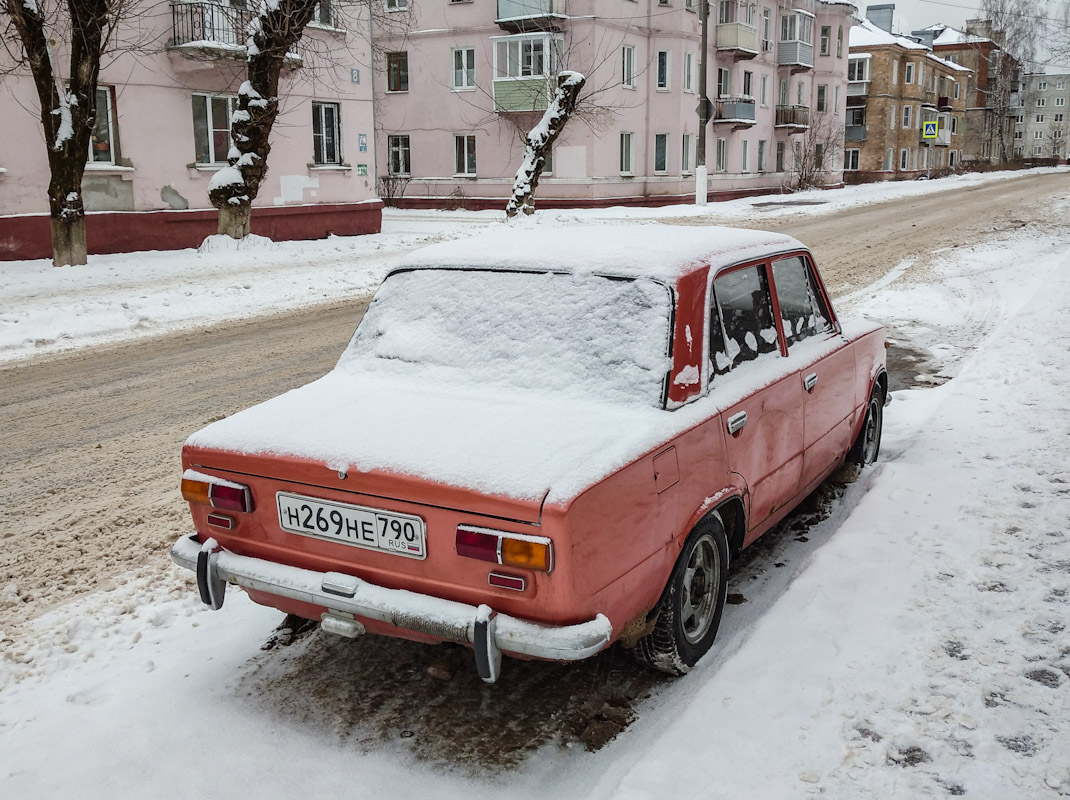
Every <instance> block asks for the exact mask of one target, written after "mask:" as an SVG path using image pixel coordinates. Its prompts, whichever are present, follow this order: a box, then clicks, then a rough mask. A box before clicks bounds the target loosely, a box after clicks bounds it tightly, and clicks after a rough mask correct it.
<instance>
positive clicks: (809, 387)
mask: <svg viewBox="0 0 1070 800" xmlns="http://www.w3.org/2000/svg"><path fill="white" fill-rule="evenodd" d="M815 386H817V373H816V372H811V373H810V374H809V375H807V376H806V377H805V378H803V388H804V389H806V391H808V392H812V391H813V390H814V387H815Z"/></svg>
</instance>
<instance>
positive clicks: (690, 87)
mask: <svg viewBox="0 0 1070 800" xmlns="http://www.w3.org/2000/svg"><path fill="white" fill-rule="evenodd" d="M684 91H685V92H693V91H695V54H694V53H684Z"/></svg>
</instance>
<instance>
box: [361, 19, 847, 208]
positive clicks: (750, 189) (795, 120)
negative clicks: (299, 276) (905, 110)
mask: <svg viewBox="0 0 1070 800" xmlns="http://www.w3.org/2000/svg"><path fill="white" fill-rule="evenodd" d="M385 2H386V8H387V10H388V12H393V13H396V14H397V15H399V19H400V18H402V17H406V18H407V19H405V20H404V21H405V23H406V24H405V25H403V26H401V27H406V28H407V33H406V35H405V36H404V37H402V36H397V35H394V36H391V35H389V34H388V33H387V32H385V31H383V32H377V34H376V43H377V45H378V47H379V48H380V49H382V50H383V51H384V52H383V54H382V55H381V56H377V57H381V58H382V59H383V63H382V65H381V66H382V68H381V69H377V70H376V74H375V96H376V100H377V118H376V137H377V145H378V152H379V153H380V154H381V158H380V159H379V162H378V168H379V175H380V177H381V178H385V179H386V184H385V185H384V188H383V194H384V197H385V199H387V202H396V203H397V204H398V205H403V206H410V207H438V206H442V205H454V204H455V205H460V206H464V207H468V208H486V207H504V203H505V198H507V197H508V195H509V193H510V188H511V185H512V180H513V176H514V174H515V172H516V169H517V167H518V165H519V163H520V160H521V157H522V152H523V135H524V133H525V132H526V131H527V130H528V129H530V128H531V126H532V125H533V124H534V123H535V122H536V121H537V120H538V119H539V118H540V116H541V112H542V111H543V110H545V108H546V104H547V95H548V91H547V86H548V85H549V83H550V82H552V80H553V76H554V75H556V74H557V72H558V71H559V70H561V69H570V70H575V71H577V72H581V73H583V74H584V75H585V76H586V77H587V85H586V86H585V88H584V91H583V92H582V93H581V96H583V95H589V97H588V100H587V102H586V103H585V104H584V105H583V107H582V110H581V111H580V112H579V115H578V116H577V117H574V118H573V119H572V120H571V121H570V122H569V123H568V125H567V127H566V129H565V131H564V132H563V134H562V135H561V137H560V138H559V139H558V140H557V143H556V144H555V146H554V148H553V152H552V157H551V160H550V169H549V171H548V172H547V173H545V174H544V177H543V179H542V180H541V182H540V184H539V189H538V192H537V196H536V204H537V205H541V206H544V207H546V206H606V205H613V204H663V203H669V202H680V201H687V200H689V199H691V198H693V197H694V192H695V181H694V170H695V164H696V161H695V158H696V143H697V135H698V115H697V107H698V97H699V94H698V90H699V48H700V24H699V15H698V13H697V11H698V8H699V0H385ZM854 14H855V8H854V6H853V5H850V4H847V3H838V2H824V0H764V1H763V0H758V2H747V0H721V2H718V1H717V0H711V4H710V20H709V34H708V42H709V44H708V54H709V66H708V73H707V74H708V85H707V96H708V97H709V98H710V99H711V100H712V101H713V107H714V108H713V114H712V121H711V122H710V124H709V126H708V127H707V140H706V165H707V169H708V172H709V194H710V197H711V198H712V199H720V198H730V197H736V196H740V195H744V194H749V193H757V192H765V191H770V190H776V189H778V188H779V187H781V186H782V185H783V184H784V183H785V182H786V170H790V169H791V167H792V163H793V159H794V158H795V155H796V149H797V148H801V147H803V146H808V147H813V146H815V140H814V138H813V136H812V135H811V136H809V137H808V136H807V135H806V134H807V131H809V130H810V129H811V128H812V127H814V126H818V125H821V126H822V127H827V128H829V129H835V130H837V131H838V141H837V142H836V146H835V147H833V148H832V150H834V151H835V155H834V157H833V158H830V159H828V162H827V163H830V164H831V166H830V168H829V169H828V170H827V172H828V174H827V175H826V176H825V178H826V182H827V183H829V184H832V185H836V184H839V183H841V181H842V155H843V153H842V132H843V127H844V117H843V115H844V111H845V103H846V96H847V91H846V88H847V49H848V42H847V35H848V32H849V30H850V28H851V25H852V24H853V22H854V20H855V16H854ZM394 27H396V26H394ZM826 118H827V119H826ZM832 138H833V139H835V138H836V136H833V137H832Z"/></svg>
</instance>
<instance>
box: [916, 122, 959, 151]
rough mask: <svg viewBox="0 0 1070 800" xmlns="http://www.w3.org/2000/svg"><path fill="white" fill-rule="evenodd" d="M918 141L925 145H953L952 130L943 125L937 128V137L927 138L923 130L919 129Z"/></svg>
mask: <svg viewBox="0 0 1070 800" xmlns="http://www.w3.org/2000/svg"><path fill="white" fill-rule="evenodd" d="M918 141H919V142H920V143H921V144H923V145H924V144H930V145H935V146H937V147H948V146H950V145H951V131H949V130H948V129H947V128H943V127H941V128H939V129H938V130H937V132H936V138H935V139H926V138H924V136H923V131H918Z"/></svg>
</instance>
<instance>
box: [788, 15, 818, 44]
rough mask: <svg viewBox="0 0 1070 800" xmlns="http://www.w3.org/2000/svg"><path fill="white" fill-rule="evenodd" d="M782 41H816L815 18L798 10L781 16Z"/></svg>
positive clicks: (810, 42)
mask: <svg viewBox="0 0 1070 800" xmlns="http://www.w3.org/2000/svg"><path fill="white" fill-rule="evenodd" d="M780 41H782V42H802V43H803V44H810V45H812V44H813V43H814V18H813V17H812V16H810V15H809V14H801V13H798V12H795V13H791V14H785V15H784V16H782V17H781V18H780Z"/></svg>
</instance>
